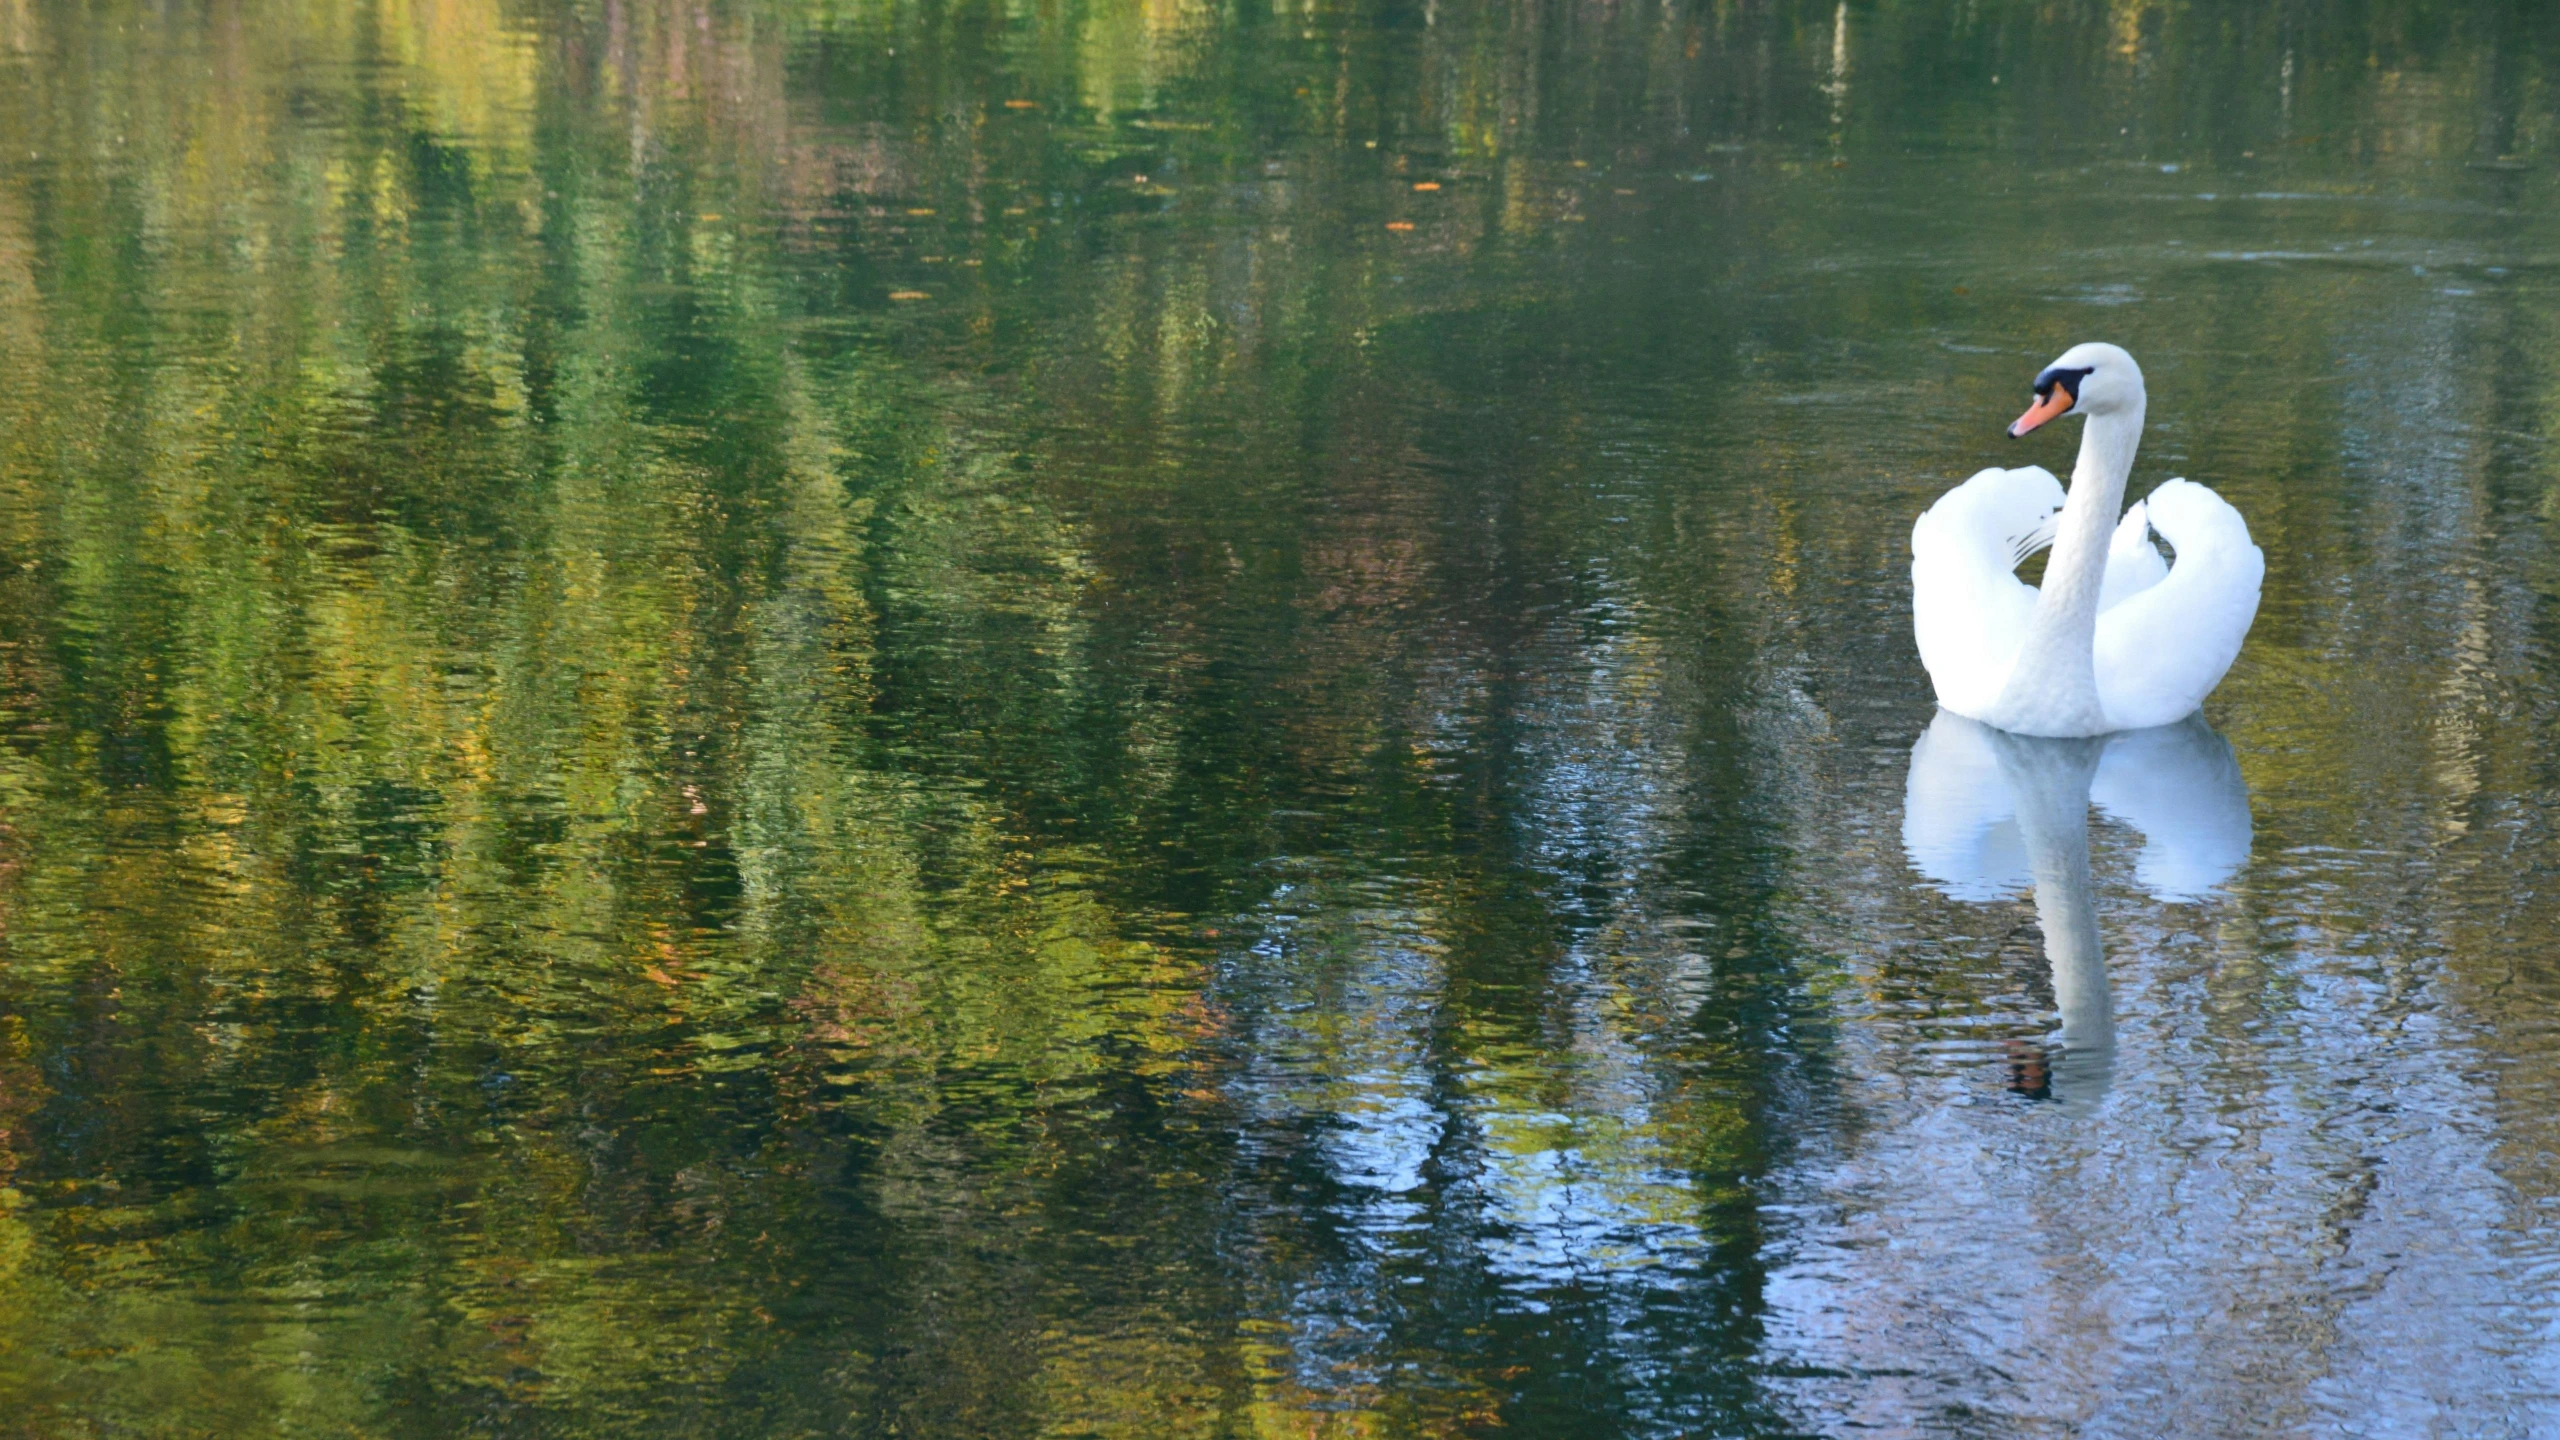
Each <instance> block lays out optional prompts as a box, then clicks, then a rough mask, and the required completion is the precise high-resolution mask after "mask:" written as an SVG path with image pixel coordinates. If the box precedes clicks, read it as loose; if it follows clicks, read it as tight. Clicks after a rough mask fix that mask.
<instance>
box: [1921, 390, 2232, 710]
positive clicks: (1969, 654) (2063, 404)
mask: <svg viewBox="0 0 2560 1440" xmlns="http://www.w3.org/2000/svg"><path fill="white" fill-rule="evenodd" d="M2142 410H2143V389H2142V370H2141V367H2139V366H2137V365H2135V364H2134V363H2133V357H2132V356H2130V355H2128V354H2126V353H2125V352H2124V351H2122V350H2120V349H2118V348H2116V347H2115V346H2113V345H2075V346H2073V347H2072V348H2071V349H2069V350H2067V351H2065V352H2063V355H2062V358H2061V359H2059V360H2056V361H2054V362H2053V364H2052V365H2050V366H2048V367H2046V369H2045V372H2044V373H2043V374H2041V375H2039V376H2037V377H2036V403H2035V405H2034V406H2033V407H2032V408H2030V409H2029V410H2028V411H2027V413H2026V414H2024V415H2021V416H2019V417H2018V419H2017V421H2016V423H2014V424H2012V425H2011V426H2010V427H2009V434H2010V436H2011V438H2013V439H2014V438H2017V437H2020V436H2023V435H2025V434H2026V433H2027V432H2029V431H2031V430H2034V429H2035V428H2036V427H2038V426H2040V425H2042V424H2044V423H2045V422H2046V421H2048V420H2051V419H2054V418H2055V417H2056V416H2060V415H2084V416H2086V417H2088V426H2087V428H2086V429H2085V430H2084V431H2083V432H2082V433H2081V436H2080V459H2079V463H2077V464H2076V465H2074V466H2073V467H2072V470H2071V493H2070V497H2069V499H2068V500H2067V501H2066V500H2065V499H2064V496H2063V491H2062V486H2061V484H2060V482H2058V481H2056V480H2055V479H2054V478H2053V475H2052V473H2051V472H2049V471H2047V470H2045V469H2044V468H2043V467H2042V466H2038V465H2030V466H2027V467H2026V468H2025V469H2022V470H1985V471H1983V472H1982V473H1981V474H1979V475H1976V476H1974V477H1973V478H1972V479H1970V480H1967V481H1966V482H1964V483H1963V484H1962V485H1959V486H1957V487H1956V488H1954V489H1953V490H1950V491H1948V492H1947V493H1946V494H1944V495H1942V496H1940V497H1939V498H1938V503H1937V504H1935V505H1932V506H1930V507H1929V509H1928V511H1927V513H1925V514H1923V515H1922V516H1921V517H1920V519H1919V522H1918V523H1917V524H1915V525H1913V526H1912V527H1911V621H1912V629H1913V631H1914V633H1915V634H1916V635H1917V636H1918V638H1919V641H1920V663H1921V664H1922V665H1923V666H1925V667H1927V669H1928V671H1929V679H1930V680H1931V681H1932V682H1933V683H1934V684H1935V685H1936V686H1937V690H1938V703H1939V704H1940V705H1943V706H1945V707H1946V708H1947V709H1949V710H1952V711H1954V712H1956V713H1957V714H1959V715H1964V716H1968V717H1970V718H1972V719H1975V720H1979V721H1982V722H1983V723H1984V724H1986V725H1994V726H1997V727H1999V728H2000V729H2003V730H2008V731H2012V732H2014V733H2017V734H2021V735H2057V736H2078V735H2104V734H2107V733H2108V732H2110V731H2115V730H2137V729H2143V728H2146V727H2149V726H2153V725H2166V724H2169V723H2171V722H2172V721H2176V720H2181V719H2184V718H2186V716H2188V715H2189V714H2191V713H2193V712H2194V710H2195V708H2196V707H2197V706H2198V705H2201V704H2203V703H2204V697H2205V696H2207V695H2208V694H2211V693H2212V691H2213V687H2214V686H2215V685H2216V684H2218V683H2220V681H2221V679H2222V675H2223V672H2224V671H2226V670H2228V669H2230V668H2231V662H2232V660H2233V659H2234V658H2235V657H2237V656H2238V655H2239V653H2240V642H2241V640H2242V639H2243V638H2244V637H2246V636H2247V635H2248V633H2249V622H2250V621H2251V620H2253V619H2255V618H2256V617H2257V613H2258V582H2259V580H2260V578H2261V577H2263V576H2264V575H2265V573H2266V568H2267V566H2266V557H2265V556H2264V555H2262V554H2261V553H2259V550H2258V547H2257V546H2256V545H2254V544H2252V543H2250V540H2249V526H2248V524H2247V523H2246V522H2245V521H2243V520H2242V519H2241V518H2240V512H2239V511H2237V510H2234V509H2232V508H2231V507H2230V506H2229V505H2228V504H2225V503H2224V502H2223V499H2222V497H2221V496H2219V495H2216V494H2214V493H2213V492H2212V491H2211V490H2208V489H2206V488H2205V487H2203V486H2202V485H2198V484H2195V483H2193V482H2191V481H2186V480H2172V481H2170V482H2169V483H2167V484H2165V485H2163V486H2161V487H2160V488H2159V489H2157V490H2154V491H2152V492H2151V494H2150V496H2149V498H2147V499H2145V500H2144V501H2143V502H2142V503H2140V504H2138V505H2136V506H2134V507H2133V509H2131V510H2130V511H2128V512H2126V514H2125V515H2124V517H2123V518H2122V520H2118V518H2117V516H2116V507H2118V506H2119V505H2121V504H2123V503H2124V483H2125V478H2126V476H2128V475H2129V474H2131V473H2132V470H2133V452H2134V450H2135V448H2136V447H2137V446H2139V445H2140V444H2141V442H2142ZM2057 511H2059V512H2060V513H2059V514H2056V513H2055V512H2057ZM2155 533H2156V534H2158V535H2159V536H2160V537H2161V538H2162V539H2165V540H2167V541H2168V542H2169V545H2170V547H2171V548H2172V549H2174V550H2175V551H2176V552H2177V563H2176V564H2174V565H2171V564H2166V563H2164V562H2163V561H2162V559H2161V557H2160V552H2159V550H2158V549H2157V548H2155V547H2154V546H2153V544H2152V542H2151V537H2152V536H2153V535H2154V534H2155ZM2048 543H2050V544H2051V545H2052V546H2053V558H2052V559H2051V560H2050V561H2048V562H2047V563H2046V566H2045V572H2044V588H2043V589H2042V590H2041V591H2039V590H2038V589H2037V588H2036V587H2034V586H2032V585H2029V584H2027V583H2026V582H2024V581H2022V580H2020V579H2019V578H2018V577H2017V574H2016V571H2017V567H2018V562H2020V561H2021V560H2024V559H2025V558H2026V557H2027V556H2029V555H2032V554H2034V553H2035V552H2036V551H2037V550H2039V549H2041V548H2043V547H2044V546H2045V545H2046V544H2048Z"/></svg>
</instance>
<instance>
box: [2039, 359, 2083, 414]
mask: <svg viewBox="0 0 2560 1440" xmlns="http://www.w3.org/2000/svg"><path fill="white" fill-rule="evenodd" d="M2088 378H2089V371H2088V370H2085V369H2080V370H2065V369H2064V368H2062V367H2061V366H2059V365H2056V366H2054V367H2053V368H2052V369H2050V370H2047V371H2045V372H2044V373H2043V374H2041V375H2039V376H2037V377H2036V398H2037V399H2039V400H2050V399H2052V398H2053V391H2054V387H2055V386H2057V385H2058V386H2061V387H2062V395H2063V399H2064V402H2065V403H2064V406H2063V408H2064V409H2069V408H2070V407H2071V406H2073V405H2077V404H2079V403H2080V385H2081V382H2083V381H2085V380H2087V379H2088Z"/></svg>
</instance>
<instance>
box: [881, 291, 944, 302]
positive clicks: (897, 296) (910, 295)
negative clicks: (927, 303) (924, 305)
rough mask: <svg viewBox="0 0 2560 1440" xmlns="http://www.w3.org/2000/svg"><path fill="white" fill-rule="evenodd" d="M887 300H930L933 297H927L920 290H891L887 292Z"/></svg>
mask: <svg viewBox="0 0 2560 1440" xmlns="http://www.w3.org/2000/svg"><path fill="white" fill-rule="evenodd" d="M889 298H890V299H892V300H930V299H932V298H933V297H932V296H930V295H927V294H926V293H924V292H923V291H921V290H892V291H890V292H889Z"/></svg>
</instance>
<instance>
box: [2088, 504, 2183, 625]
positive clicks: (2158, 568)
mask: <svg viewBox="0 0 2560 1440" xmlns="http://www.w3.org/2000/svg"><path fill="white" fill-rule="evenodd" d="M2168 577H2169V562H2168V561H2166V560H2163V559H2161V558H2160V547H2159V546H2157V545H2154V544H2152V543H2151V510H2150V507H2149V506H2147V505H2144V504H2143V503H2142V502H2140V501H2136V502H2134V506H2133V508H2132V509H2130V510H2127V511H2126V512H2124V519H2122V520H2120V521H2118V522H2116V533H2115V538H2113V539H2111V540H2109V541H2108V542H2107V571H2106V574H2105V576H2104V577H2102V578H2101V579H2100V580H2099V581H2098V611H2099V613H2100V614H2104V613H2105V612H2107V611H2109V610H2112V609H2114V608H2115V607H2117V606H2118V605H2121V604H2123V603H2124V602H2125V601H2127V600H2130V599H2132V598H2133V597H2134V596H2136V595H2139V594H2141V593H2142V592H2143V591H2145V590H2148V589H2150V588H2151V587H2152V586H2154V585H2157V584H2159V583H2160V582H2161V581H2163V580H2165V579H2167V578H2168Z"/></svg>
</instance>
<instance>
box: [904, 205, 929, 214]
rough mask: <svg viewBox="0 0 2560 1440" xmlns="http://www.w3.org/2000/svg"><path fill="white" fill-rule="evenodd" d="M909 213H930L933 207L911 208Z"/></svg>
mask: <svg viewBox="0 0 2560 1440" xmlns="http://www.w3.org/2000/svg"><path fill="white" fill-rule="evenodd" d="M907 213H908V214H910V215H930V214H932V213H933V207H931V206H925V207H922V208H920V209H914V210H909V211H908V212H907Z"/></svg>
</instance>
